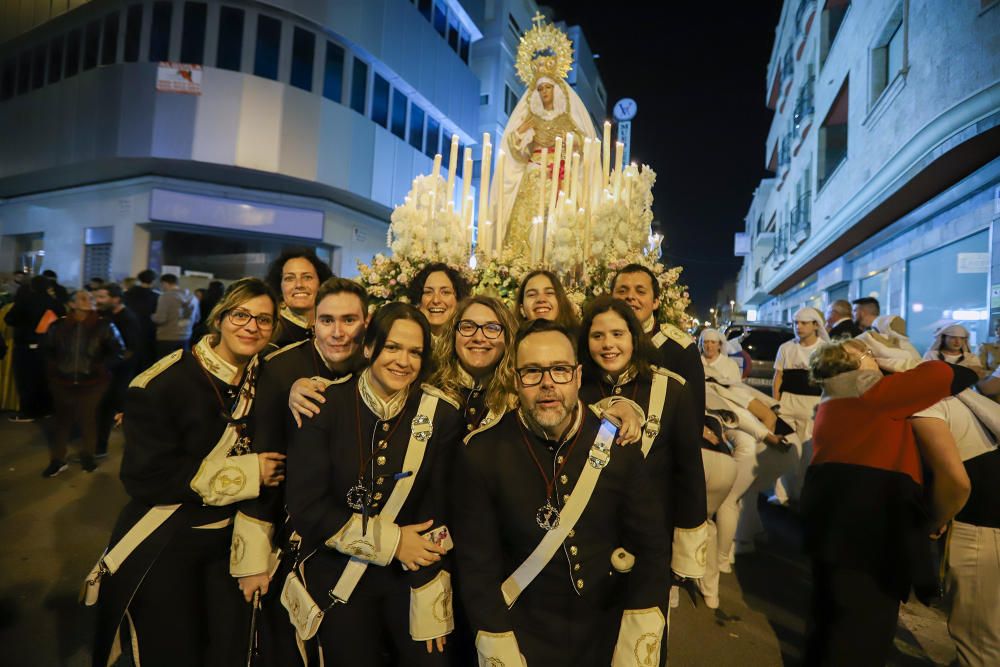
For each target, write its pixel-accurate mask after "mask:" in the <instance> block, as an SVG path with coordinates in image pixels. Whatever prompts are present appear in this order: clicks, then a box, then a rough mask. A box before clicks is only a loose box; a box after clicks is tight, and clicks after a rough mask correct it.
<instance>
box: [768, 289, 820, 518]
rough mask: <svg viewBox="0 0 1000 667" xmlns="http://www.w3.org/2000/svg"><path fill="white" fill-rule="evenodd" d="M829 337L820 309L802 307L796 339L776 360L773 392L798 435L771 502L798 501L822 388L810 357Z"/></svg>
mask: <svg viewBox="0 0 1000 667" xmlns="http://www.w3.org/2000/svg"><path fill="white" fill-rule="evenodd" d="M829 340H830V336H829V334H827V333H826V328H825V326H824V322H823V316H822V315H820V313H819V311H818V310H816V309H815V308H809V307H806V308H800V309H799V310H798V311H797V312H796V313H795V339H794V340H790V341H786V342H784V343H782V344H781V347H779V348H778V354H777V357H776V358H775V360H774V385H773V393H774V398H775V399H776V400H777V401H778V402H779V403H780V405H779V408H778V414H779V415H781V418H782V419H784V420H785V421H786V422H788V423H789V424H790V425H791V426H792V428H794V429H795V436H796V437H795V438H789V441H790V442H791V443H792V444H793V445H794V450H793V451H794V452H795V454H796V456H795V459H796V461H795V462H794V463H791V466H792V467H791V469H789V470H788V471H786V472H785V474H783V475H782V476H781V479H779V480H778V483H777V484H776V485H775V488H774V498H773V499H772V501H776V502H777V503H779V504H782V505H787V504H788V503H789V502H793V503H794V502H797V501H798V499H799V493H800V491H801V489H802V477H803V475H804V474H805V468H806V466H807V465H808V464H809V458H810V456H811V453H812V431H813V414H814V413H815V411H816V406H817V405H818V404H819V396H820V388H819V387H818V386H816V385H815V384H813V383H812V382H811V381H810V379H809V359H810V357H811V356H812V354H813V353H814V352H815V351H816V350H818V349H819V347H820V344H821V343H823V342H828V341H829Z"/></svg>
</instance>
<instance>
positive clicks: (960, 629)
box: [945, 521, 1000, 667]
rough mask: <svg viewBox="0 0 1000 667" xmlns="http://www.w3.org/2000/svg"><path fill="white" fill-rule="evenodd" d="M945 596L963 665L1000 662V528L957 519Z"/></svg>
mask: <svg viewBox="0 0 1000 667" xmlns="http://www.w3.org/2000/svg"><path fill="white" fill-rule="evenodd" d="M950 531H951V535H950V537H949V540H950V542H949V544H948V573H947V575H946V577H945V596H946V598H945V599H946V602H947V604H948V607H949V613H948V633H949V634H950V635H951V638H952V639H953V640H954V641H955V648H956V649H957V650H958V663H959V664H960V665H969V666H970V667H986V666H987V665H989V666H991V667H996V665H1000V528H982V527H980V526H974V525H972V524H969V523H962V522H961V521H953V522H952V524H951V529H950Z"/></svg>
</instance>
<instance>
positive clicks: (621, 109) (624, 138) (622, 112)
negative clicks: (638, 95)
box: [612, 97, 639, 165]
mask: <svg viewBox="0 0 1000 667" xmlns="http://www.w3.org/2000/svg"><path fill="white" fill-rule="evenodd" d="M638 108H639V105H637V104H636V103H635V100H633V99H632V98H631V97H625V98H622V99H620V100H618V101H617V102H615V107H614V109H613V110H612V113H613V114H614V117H615V120H617V121H618V141H620V142H622V163H623V164H625V165H627V164H628V163H629V161H630V160H631V157H632V119H633V118H635V112H636V110H637V109H638Z"/></svg>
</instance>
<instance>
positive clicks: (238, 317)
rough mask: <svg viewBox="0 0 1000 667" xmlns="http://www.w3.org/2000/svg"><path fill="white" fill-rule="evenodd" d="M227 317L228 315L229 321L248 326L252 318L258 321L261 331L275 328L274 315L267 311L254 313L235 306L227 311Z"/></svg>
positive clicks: (240, 325) (238, 325) (239, 325)
mask: <svg viewBox="0 0 1000 667" xmlns="http://www.w3.org/2000/svg"><path fill="white" fill-rule="evenodd" d="M226 317H228V318H229V321H230V322H232V323H233V325H234V326H237V327H243V326H246V325H247V324H248V323H249V322H250V320H254V321H256V322H257V327H258V328H259V329H260V330H261V331H269V330H271V329H273V328H274V316H272V315H268V314H267V313H261V314H260V315H253V314H251V313H250V311H247V310H242V309H240V308H235V309H233V310H230V311H229V312H228V313H226Z"/></svg>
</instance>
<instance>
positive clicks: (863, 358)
mask: <svg viewBox="0 0 1000 667" xmlns="http://www.w3.org/2000/svg"><path fill="white" fill-rule="evenodd" d="M865 357H871V358H872V359H874V358H875V353H874V352H872V351H871V350H865V351H864V352H862V353H861V356H860V357H858V362H859V363H860V362H862V361H864V360H865Z"/></svg>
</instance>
